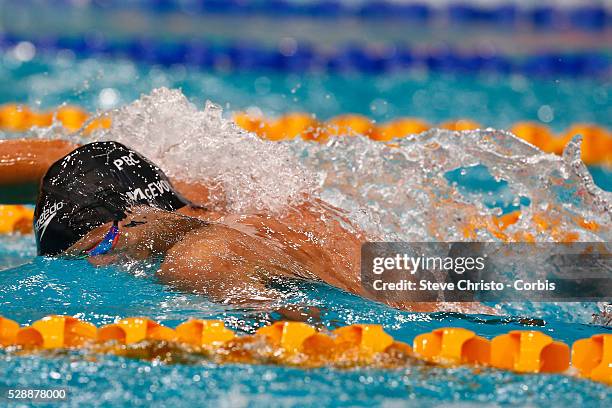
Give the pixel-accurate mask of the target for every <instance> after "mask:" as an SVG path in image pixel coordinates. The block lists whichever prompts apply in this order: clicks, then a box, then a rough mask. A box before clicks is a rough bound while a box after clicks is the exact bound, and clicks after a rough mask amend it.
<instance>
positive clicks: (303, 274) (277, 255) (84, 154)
mask: <svg viewBox="0 0 612 408" xmlns="http://www.w3.org/2000/svg"><path fill="white" fill-rule="evenodd" d="M28 184H29V185H39V186H40V188H39V193H38V197H37V199H36V210H35V219H34V231H35V236H36V243H37V248H38V254H39V255H43V256H68V257H79V258H87V259H88V261H89V262H91V263H92V264H94V265H107V264H111V263H119V262H125V261H127V260H143V259H148V258H150V257H159V258H161V259H162V262H161V266H160V268H159V270H158V272H157V276H158V278H159V279H160V280H161V281H162V282H164V283H167V284H169V285H171V286H173V287H175V288H177V289H179V290H182V291H187V292H195V293H200V294H203V295H205V296H207V297H208V298H210V299H211V300H213V301H216V302H223V303H231V304H249V303H250V304H252V303H261V302H270V301H273V300H274V299H277V298H278V297H279V296H280V294H281V293H280V290H281V289H278V283H279V282H281V283H282V281H283V280H286V279H302V280H311V281H323V282H326V283H327V284H329V285H333V286H335V287H337V288H339V289H342V290H345V291H348V292H351V293H355V294H358V295H361V296H364V297H369V295H368V293H367V292H366V291H365V290H364V289H363V288H362V286H361V282H360V270H359V264H360V248H361V244H362V243H363V242H365V236H364V235H363V234H362V233H360V232H359V231H358V230H357V229H356V228H355V227H354V226H352V225H351V223H350V222H349V220H347V219H346V218H345V217H343V215H342V213H341V211H340V210H338V209H336V208H334V207H333V206H331V205H329V204H327V203H325V202H324V201H322V200H318V199H313V200H307V202H305V203H304V204H301V205H299V206H297V207H295V208H290V209H288V211H287V212H286V213H285V214H284V215H282V216H272V215H271V214H265V213H243V214H235V213H231V212H229V211H227V210H225V209H218V208H215V209H214V210H213V209H211V208H210V206H209V204H210V203H209V202H207V200H208V195H209V189H208V188H207V186H205V185H202V184H193V183H186V182H182V181H177V180H170V179H169V178H168V177H167V176H166V175H165V174H164V172H163V171H162V170H161V169H160V168H159V167H157V166H156V165H155V164H153V163H151V162H150V161H149V160H148V159H147V158H145V157H144V156H142V155H141V154H139V153H137V152H135V151H134V150H131V149H129V148H127V147H126V146H124V145H122V144H120V143H117V142H94V143H90V144H86V145H83V146H77V145H74V144H72V143H70V142H66V141H45V140H5V141H0V186H4V187H15V186H17V185H19V186H25V185H28ZM386 303H387V304H389V305H390V306H392V307H395V308H399V309H403V310H408V311H420V312H433V311H438V310H453V311H458V312H463V313H494V310H493V309H491V308H488V307H485V306H483V305H481V304H478V303H431V302H400V301H387V302H386Z"/></svg>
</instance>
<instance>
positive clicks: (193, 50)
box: [0, 32, 612, 79]
mask: <svg viewBox="0 0 612 408" xmlns="http://www.w3.org/2000/svg"><path fill="white" fill-rule="evenodd" d="M24 44H26V45H27V47H28V48H32V47H33V49H34V50H35V51H36V53H39V52H42V53H45V52H47V53H49V52H51V53H53V52H58V51H63V50H69V51H71V52H73V53H74V54H75V55H76V56H78V57H81V58H90V57H99V58H107V57H110V58H128V59H130V60H132V61H138V62H142V63H146V64H157V65H162V66H173V65H181V64H184V65H188V66H196V67H200V68H203V69H213V70H217V69H218V70H223V71H227V70H228V69H238V70H249V71H250V70H274V71H283V72H284V71H289V72H308V71H313V72H320V71H329V72H363V73H367V74H381V73H385V72H395V71H401V70H406V69H427V70H430V71H436V72H458V73H485V72H486V73H499V74H503V75H506V74H521V75H527V76H542V77H546V76H554V77H558V76H567V77H588V78H593V77H595V78H603V79H607V78H609V76H610V74H611V72H612V60H611V59H610V56H609V55H608V54H606V53H605V52H603V51H599V50H594V51H585V50H581V51H575V52H569V53H567V52H557V51H545V50H543V51H541V52H538V53H537V54H533V55H520V56H519V55H517V56H511V55H505V54H502V53H492V54H487V55H483V54H482V53H481V52H479V51H465V50H461V49H451V48H435V49H433V48H432V49H430V48H422V49H421V48H419V49H414V48H411V47H409V46H407V45H405V44H391V45H378V44H346V45H341V46H338V47H332V48H330V47H328V46H325V45H323V46H318V45H314V44H307V43H304V42H300V43H296V45H295V47H292V49H291V50H290V51H287V50H286V49H284V48H283V47H282V46H280V45H279V46H278V47H273V46H268V45H264V44H259V43H253V42H251V41H240V40H234V41H228V42H223V43H216V42H209V41H206V40H201V39H198V40H185V41H181V40H166V39H155V38H131V39H128V40H121V41H115V40H107V39H104V38H101V37H100V36H97V35H88V34H86V33H85V34H82V35H80V36H78V37H64V36H46V37H29V36H28V37H23V36H21V35H15V34H13V33H7V32H4V33H2V32H0V49H3V50H7V51H10V50H13V49H15V47H19V46H23V45H24Z"/></svg>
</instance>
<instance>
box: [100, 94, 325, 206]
mask: <svg viewBox="0 0 612 408" xmlns="http://www.w3.org/2000/svg"><path fill="white" fill-rule="evenodd" d="M96 136H97V138H98V139H99V140H114V141H118V142H120V143H123V144H125V145H126V146H129V147H131V148H133V149H135V150H136V151H138V152H140V153H142V154H143V155H145V156H146V157H148V158H149V159H150V160H152V161H153V162H154V163H156V164H158V165H159V166H160V167H161V168H162V169H163V170H164V171H165V172H166V173H167V174H168V175H169V176H170V177H172V178H176V179H182V180H185V181H200V182H206V184H207V185H212V186H219V187H220V189H219V191H223V196H222V197H218V196H217V197H215V198H217V199H218V200H223V201H225V202H227V205H228V207H229V209H231V210H233V211H247V210H263V209H267V210H278V209H279V208H281V207H282V206H284V205H287V204H292V203H297V202H299V201H300V200H302V199H303V197H304V195H305V194H308V193H312V191H313V189H314V186H315V179H314V174H313V173H312V172H310V171H308V170H307V169H305V168H304V167H303V166H302V165H300V164H299V163H298V162H297V161H296V159H295V157H294V155H293V153H292V152H291V151H290V150H289V149H288V148H287V146H285V145H282V144H278V143H276V144H275V143H268V142H265V141H262V140H261V139H259V138H258V137H257V136H255V135H253V134H250V133H248V132H245V131H244V130H242V129H240V128H238V126H236V125H235V124H234V123H233V122H232V121H230V120H228V119H225V118H223V116H222V110H221V108H220V107H219V106H217V105H214V104H213V103H210V102H208V103H207V104H206V106H205V107H204V109H203V110H198V108H197V107H196V106H195V105H194V104H192V103H190V102H189V101H188V100H187V98H186V97H185V96H184V95H183V94H182V93H181V92H180V91H179V90H169V89H167V88H160V89H156V90H154V91H153V92H152V93H151V94H150V95H143V96H142V97H141V98H140V99H139V100H137V101H135V102H133V103H131V104H129V105H127V106H125V107H123V108H120V109H118V110H116V111H113V112H112V126H111V128H110V129H109V130H107V131H103V132H99V133H98V134H97V135H96Z"/></svg>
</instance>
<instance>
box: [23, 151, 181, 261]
mask: <svg viewBox="0 0 612 408" xmlns="http://www.w3.org/2000/svg"><path fill="white" fill-rule="evenodd" d="M136 204H146V205H150V206H152V207H156V208H160V209H162V210H167V211H173V210H177V209H179V208H181V207H184V206H185V205H187V204H189V202H188V201H187V200H186V199H184V198H183V197H182V196H181V195H180V194H178V193H177V192H176V191H174V189H173V187H172V185H171V184H170V180H168V177H166V175H165V174H164V172H162V171H161V170H160V169H159V168H158V167H157V166H155V165H154V164H153V163H151V162H150V161H149V160H147V159H146V158H145V157H143V156H142V155H140V154H139V153H137V152H135V151H133V150H131V149H128V148H127V147H125V146H124V145H122V144H120V143H116V142H95V143H90V144H87V145H85V146H82V147H79V148H78V149H76V150H74V151H72V152H71V153H69V154H68V155H67V156H65V157H64V158H62V159H60V160H58V161H57V162H55V163H54V164H53V165H52V166H51V167H50V168H49V170H47V173H46V174H45V176H44V178H43V180H42V184H41V188H40V194H39V196H38V201H37V203H36V210H35V212H34V232H35V235H36V244H37V247H38V254H39V255H57V254H60V253H61V252H63V251H65V250H66V249H68V248H69V247H70V246H72V245H73V244H75V243H76V242H77V241H78V240H79V239H81V238H82V237H83V236H85V235H86V234H87V233H88V232H89V231H91V230H93V229H94V228H96V227H98V226H100V225H102V224H104V223H106V222H110V221H120V220H122V219H123V218H125V216H126V215H125V211H126V210H127V209H128V208H129V207H131V206H133V205H136Z"/></svg>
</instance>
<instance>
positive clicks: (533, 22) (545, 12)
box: [55, 0, 612, 32]
mask: <svg viewBox="0 0 612 408" xmlns="http://www.w3.org/2000/svg"><path fill="white" fill-rule="evenodd" d="M55 3H56V4H57V5H58V6H64V7H69V8H70V9H72V10H75V9H76V10H79V9H83V7H84V5H87V6H90V7H91V8H92V9H94V10H105V11H112V12H117V11H124V10H132V11H141V12H147V13H149V12H155V13H158V14H169V13H184V14H186V15H230V16H245V15H253V14H257V15H259V16H269V17H270V18H295V17H300V18H310V19H337V18H352V19H355V18H357V19H367V20H380V19H392V20H396V21H410V22H418V23H423V24H436V23H441V22H444V23H450V24H455V25H467V24H483V23H484V24H494V25H502V26H504V27H506V28H517V29H518V28H523V27H533V28H537V29H546V30H566V29H574V30H580V31H589V32H590V31H599V30H603V29H605V28H607V27H609V26H610V25H611V22H612V13H611V10H609V9H608V8H606V7H605V5H604V4H595V3H591V4H581V3H578V2H576V3H575V4H566V5H565V6H563V5H561V6H558V5H556V4H555V3H553V2H548V3H547V2H544V3H542V2H540V3H538V4H537V5H535V6H531V7H530V6H526V5H525V4H524V3H520V4H519V3H517V2H516V1H510V0H503V1H496V2H488V3H483V2H478V3H475V2H470V1H462V2H448V3H447V4H444V3H442V4H438V5H434V4H431V3H426V2H423V1H418V0H414V1H410V2H397V1H389V0H380V1H362V2H350V1H338V0H319V1H310V2H303V1H300V2H296V1H291V0H273V1H262V0H206V1H202V0H157V1H153V2H151V1H149V0H147V1H144V0H131V1H125V0H121V1H119V0H105V1H93V2H87V3H84V4H81V3H79V4H78V6H75V2H74V0H55Z"/></svg>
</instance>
